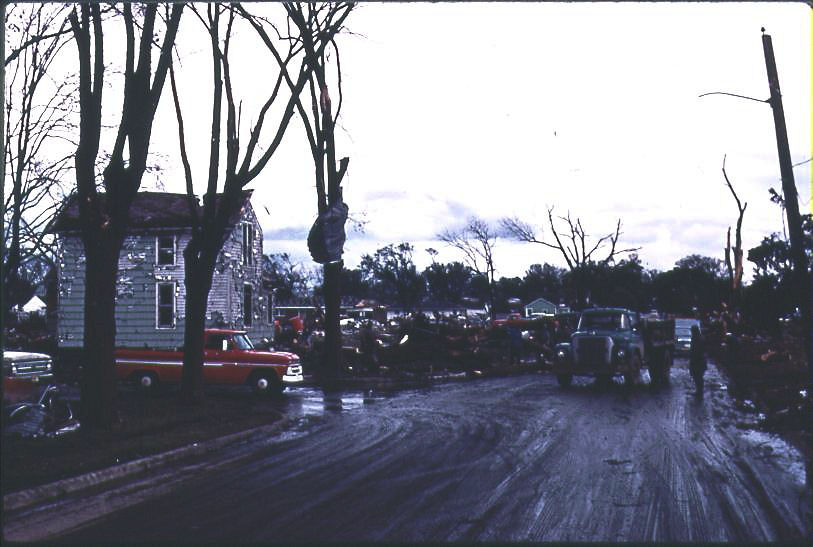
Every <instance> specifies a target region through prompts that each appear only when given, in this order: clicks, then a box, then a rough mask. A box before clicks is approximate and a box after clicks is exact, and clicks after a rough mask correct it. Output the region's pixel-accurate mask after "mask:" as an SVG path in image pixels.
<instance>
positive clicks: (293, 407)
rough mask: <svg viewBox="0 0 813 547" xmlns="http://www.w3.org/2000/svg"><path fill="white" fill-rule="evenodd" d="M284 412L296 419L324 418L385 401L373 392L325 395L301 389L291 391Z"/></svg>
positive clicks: (318, 391)
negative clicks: (327, 415) (332, 413)
mask: <svg viewBox="0 0 813 547" xmlns="http://www.w3.org/2000/svg"><path fill="white" fill-rule="evenodd" d="M286 395H287V396H288V400H287V401H286V405H285V407H284V409H281V410H284V412H285V413H286V414H288V415H289V416H291V417H293V418H296V417H299V416H302V417H307V416H324V415H325V413H327V412H345V411H351V410H358V409H362V408H364V407H365V406H366V405H369V404H373V403H375V402H377V401H382V400H384V399H385V397H384V396H383V395H380V394H377V393H375V392H374V391H373V390H363V391H345V392H342V393H336V394H328V395H324V393H323V392H322V390H320V389H315V388H299V389H297V390H295V391H294V390H292V391H289V392H288V393H287V394H286Z"/></svg>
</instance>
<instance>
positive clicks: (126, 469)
mask: <svg viewBox="0 0 813 547" xmlns="http://www.w3.org/2000/svg"><path fill="white" fill-rule="evenodd" d="M289 424H290V420H289V419H288V417H287V416H285V415H282V418H281V419H279V420H277V421H276V422H274V423H273V424H268V425H261V426H259V427H255V428H252V429H246V430H244V431H239V432H237V433H231V434H229V435H224V436H223V437H217V438H215V439H209V440H208V441H203V442H200V443H192V444H190V445H186V446H182V447H180V448H176V449H174V450H170V451H168V452H162V453H160V454H154V455H152V456H146V457H144V458H139V459H137V460H133V461H130V462H127V463H123V464H119V465H114V466H112V467H108V468H106V469H99V470H97V471H91V472H89V473H85V474H84V475H79V476H76V477H70V478H67V479H62V480H58V481H56V482H52V483H50V484H43V485H41V486H35V487H34V488H29V489H27V490H21V491H19V492H13V493H11V494H6V495H5V496H3V511H4V512H6V511H13V510H17V509H22V508H25V507H29V506H31V505H34V504H35V503H40V502H42V501H46V500H50V499H54V498H59V497H63V496H66V495H68V494H71V493H74V492H78V491H80V490H84V489H87V488H91V487H93V486H97V485H100V484H103V483H106V482H110V481H113V480H116V479H121V478H124V477H128V476H130V475H135V474H137V473H141V472H143V471H147V470H151V469H156V468H159V467H161V466H163V465H167V464H169V463H172V462H175V461H178V460H181V459H183V458H188V457H190V456H197V455H200V454H206V453H208V452H214V451H215V450H218V449H220V448H223V447H224V446H227V445H230V444H235V443H238V442H240V441H243V440H246V439H248V438H250V437H252V436H254V435H256V434H258V433H274V432H276V431H277V430H279V429H281V428H283V427H285V426H287V425H289Z"/></svg>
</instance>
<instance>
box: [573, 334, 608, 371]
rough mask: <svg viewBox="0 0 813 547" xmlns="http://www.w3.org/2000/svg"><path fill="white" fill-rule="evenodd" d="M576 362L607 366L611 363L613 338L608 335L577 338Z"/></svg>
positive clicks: (588, 365) (585, 364)
mask: <svg viewBox="0 0 813 547" xmlns="http://www.w3.org/2000/svg"><path fill="white" fill-rule="evenodd" d="M575 350H576V362H577V363H578V364H579V365H581V366H587V367H600V366H601V367H606V366H609V364H610V352H611V350H612V339H610V338H609V337H606V336H600V337H579V338H577V339H576V340H575Z"/></svg>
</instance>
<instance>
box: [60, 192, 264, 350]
mask: <svg viewBox="0 0 813 547" xmlns="http://www.w3.org/2000/svg"><path fill="white" fill-rule="evenodd" d="M250 198H251V191H246V192H244V202H243V206H242V209H241V211H240V214H239V215H236V216H235V217H234V219H233V221H232V226H233V227H232V230H231V234H230V236H229V237H228V238H227V239H226V242H225V244H224V245H223V248H222V249H221V251H220V255H219V257H218V261H217V266H216V268H215V274H214V279H213V282H212V289H211V291H210V293H209V304H208V308H207V311H206V324H207V326H208V327H220V328H235V329H243V330H246V331H247V332H248V334H249V336H250V337H251V339H252V340H253V341H255V342H257V341H258V340H260V339H261V338H263V337H268V338H271V337H272V336H273V328H272V324H271V322H270V321H269V316H270V313H269V309H268V306H269V305H270V301H269V295H268V294H265V293H264V292H263V289H262V283H261V279H262V277H261V265H262V252H263V241H262V230H261V228H260V224H259V222H258V221H257V216H256V215H255V214H254V209H253V208H252V206H251V201H250ZM69 199H71V200H72V201H71V202H69V203H68V204H67V205H66V207H65V208H64V209H63V212H62V213H61V214H60V216H59V217H58V218H57V219H56V220H55V224H54V232H55V233H56V235H57V242H58V260H57V281H58V295H59V296H58V305H57V335H58V341H59V346H60V348H65V349H67V348H79V347H82V343H83V337H84V334H85V333H84V296H85V255H84V252H83V247H82V240H81V238H80V232H79V207H78V204H77V203H76V199H75V198H69ZM186 200H187V198H186V195H185V194H170V193H165V192H139V193H138V195H137V197H136V199H135V201H134V202H133V205H132V207H131V209H130V228H129V235H128V236H127V237H126V239H125V240H124V245H123V247H122V249H121V253H120V254H119V271H118V278H117V283H116V346H118V347H137V348H142V347H150V348H166V349H170V348H180V347H181V346H183V339H184V302H185V297H186V287H185V286H184V257H183V250H184V248H185V247H186V244H187V242H188V241H189V239H190V238H191V234H192V231H191V228H190V226H191V223H190V214H189V208H188V205H187V201H186Z"/></svg>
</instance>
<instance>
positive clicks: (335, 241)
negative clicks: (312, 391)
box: [254, 2, 355, 380]
mask: <svg viewBox="0 0 813 547" xmlns="http://www.w3.org/2000/svg"><path fill="white" fill-rule="evenodd" d="M284 5H285V10H286V12H287V14H288V21H289V27H290V25H293V27H295V28H296V30H297V33H298V36H297V37H292V38H291V39H292V40H293V41H294V42H296V43H299V44H301V47H302V52H303V54H304V57H305V60H306V62H307V65H308V68H309V70H310V73H309V75H308V81H307V88H308V91H309V95H310V96H309V99H310V101H309V103H308V107H306V106H305V104H303V101H302V99H301V97H300V95H299V93H298V91H297V90H296V85H295V84H294V81H293V79H292V78H291V77H290V76H289V73H288V70H287V68H286V65H285V63H284V62H283V59H282V58H281V57H280V56H279V55H278V54H276V53H275V50H274V49H273V48H271V47H270V45H269V43H270V41H271V40H270V36H269V35H268V33H267V32H266V30H265V28H263V26H261V25H260V24H259V23H258V22H256V21H255V23H254V28H255V29H256V30H257V32H258V34H259V35H260V36H261V38H262V39H263V41H264V42H265V43H266V45H268V46H269V49H270V50H271V52H272V54H274V56H275V58H276V60H277V63H278V64H279V66H280V70H281V71H282V73H283V76H284V78H285V81H286V83H287V84H288V86H289V88H290V89H291V92H292V94H293V95H294V96H295V97H296V99H297V101H296V108H297V112H298V114H299V116H300V118H301V119H302V123H303V125H304V128H305V133H306V135H307V138H308V144H309V146H310V151H311V156H312V158H313V165H314V175H315V179H316V208H317V212H318V218H317V221H316V223H315V224H314V228H313V229H312V230H311V233H310V235H309V236H308V247H309V248H310V250H311V255H312V256H313V258H314V260H316V261H317V262H319V263H320V264H323V265H324V266H323V267H324V275H323V293H324V299H325V352H324V359H325V361H324V362H323V363H322V365H323V372H324V373H325V376H326V378H327V379H328V380H329V379H331V378H334V377H336V376H337V375H338V374H339V372H340V370H341V330H340V329H339V307H340V304H341V289H340V287H339V281H340V278H341V273H342V267H343V261H342V259H341V256H342V254H343V246H344V224H345V222H346V220H347V206H346V205H345V204H344V201H343V199H342V187H341V183H342V180H343V178H344V175H345V173H346V172H347V166H348V164H349V162H350V159H349V158H347V157H345V158H341V159H340V160H339V161H338V162H337V160H336V158H337V152H336V141H335V129H336V123H337V120H338V118H339V116H340V114H341V109H342V73H341V62H340V59H339V48H338V45H337V43H336V35H337V34H338V33H339V32H340V31H341V30H342V28H343V24H344V21H345V20H346V18H347V16H348V15H349V14H350V12H351V10H352V9H353V7H354V6H355V4H353V3H348V2H337V3H331V4H315V3H307V4H306V3H300V2H291V3H285V4H284ZM274 30H275V31H276V32H277V34H278V36H280V37H282V36H284V35H285V36H290V34H291V32H290V28H289V29H288V31H287V32H286V33H285V34H284V35H283V34H282V33H280V32H278V31H277V29H274ZM331 70H333V71H335V72H333V73H332V74H330V73H329V71H331ZM331 88H332V89H333V90H334V91H335V93H331ZM331 95H333V97H334V98H337V104H336V109H335V112H334V110H333V102H332V99H331Z"/></svg>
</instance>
